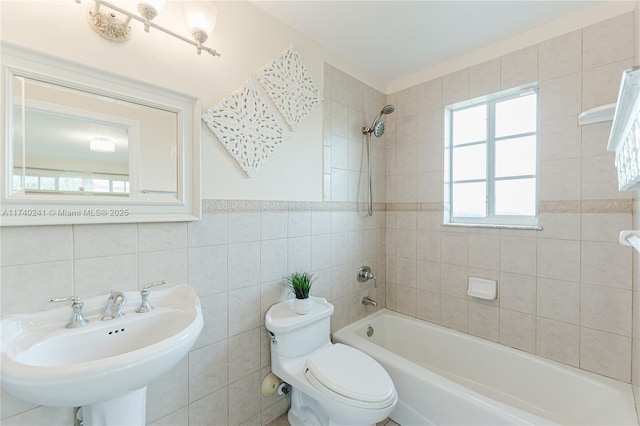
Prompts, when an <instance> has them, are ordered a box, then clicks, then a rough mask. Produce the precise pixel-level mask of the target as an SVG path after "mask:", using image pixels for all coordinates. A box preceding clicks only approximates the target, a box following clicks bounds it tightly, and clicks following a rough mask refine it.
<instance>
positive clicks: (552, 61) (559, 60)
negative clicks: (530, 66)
mask: <svg viewBox="0 0 640 426" xmlns="http://www.w3.org/2000/svg"><path fill="white" fill-rule="evenodd" d="M538 52H539V64H538V69H539V74H540V75H539V76H540V80H541V81H544V80H549V79H552V78H556V77H561V76H563V75H567V74H573V73H576V72H579V71H581V69H582V30H578V31H573V32H571V33H568V34H565V35H561V36H559V37H556V38H552V39H551V40H548V41H545V42H542V43H540V46H539V50H538Z"/></svg>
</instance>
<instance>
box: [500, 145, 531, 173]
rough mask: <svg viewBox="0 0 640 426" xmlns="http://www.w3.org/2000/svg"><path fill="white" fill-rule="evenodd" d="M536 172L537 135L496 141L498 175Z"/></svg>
mask: <svg viewBox="0 0 640 426" xmlns="http://www.w3.org/2000/svg"><path fill="white" fill-rule="evenodd" d="M535 174H536V137H535V136H525V137H523V138H514V139H503V140H501V141H496V177H509V176H523V175H535Z"/></svg>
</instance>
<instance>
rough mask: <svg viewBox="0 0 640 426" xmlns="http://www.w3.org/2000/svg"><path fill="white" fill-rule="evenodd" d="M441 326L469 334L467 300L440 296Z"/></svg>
mask: <svg viewBox="0 0 640 426" xmlns="http://www.w3.org/2000/svg"><path fill="white" fill-rule="evenodd" d="M440 324H441V325H443V326H445V327H449V328H453V329H455V330H458V331H462V332H465V333H466V332H467V300H466V299H461V298H459V297H454V296H449V295H447V294H442V295H441V296H440Z"/></svg>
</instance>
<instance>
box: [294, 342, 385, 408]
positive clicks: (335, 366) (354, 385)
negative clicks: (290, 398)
mask: <svg viewBox="0 0 640 426" xmlns="http://www.w3.org/2000/svg"><path fill="white" fill-rule="evenodd" d="M305 365H306V371H305V376H306V378H307V380H309V382H310V383H311V384H312V385H313V386H314V387H315V388H316V389H318V390H319V391H320V392H322V393H323V394H326V395H327V396H329V397H331V398H332V399H334V400H338V401H339V402H342V403H343V404H346V405H350V406H354V407H360V408H369V409H379V408H386V407H388V406H390V405H391V404H393V403H394V402H395V400H396V399H397V395H396V390H395V387H394V385H393V381H392V380H391V377H389V374H388V373H387V372H386V370H385V369H384V368H383V367H382V366H381V365H380V364H379V363H378V362H377V361H376V360H374V359H373V358H371V357H370V356H369V355H367V354H365V353H363V352H360V351H359V350H357V349H354V348H352V347H350V346H346V345H343V344H340V343H337V344H335V345H331V346H328V347H326V348H324V349H322V350H320V351H318V352H316V353H314V354H313V355H311V356H310V357H309V358H307V360H306V363H305Z"/></svg>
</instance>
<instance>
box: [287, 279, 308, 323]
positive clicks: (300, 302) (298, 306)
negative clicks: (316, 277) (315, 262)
mask: <svg viewBox="0 0 640 426" xmlns="http://www.w3.org/2000/svg"><path fill="white" fill-rule="evenodd" d="M312 283H313V274H312V273H310V272H294V273H292V274H290V275H289V276H287V277H286V278H285V285H286V286H287V287H289V288H290V289H291V291H292V292H293V294H294V295H295V296H296V298H295V299H294V301H293V307H294V311H295V312H296V314H300V315H305V314H308V313H309V310H310V309H311V303H310V301H309V290H311V284H312Z"/></svg>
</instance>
